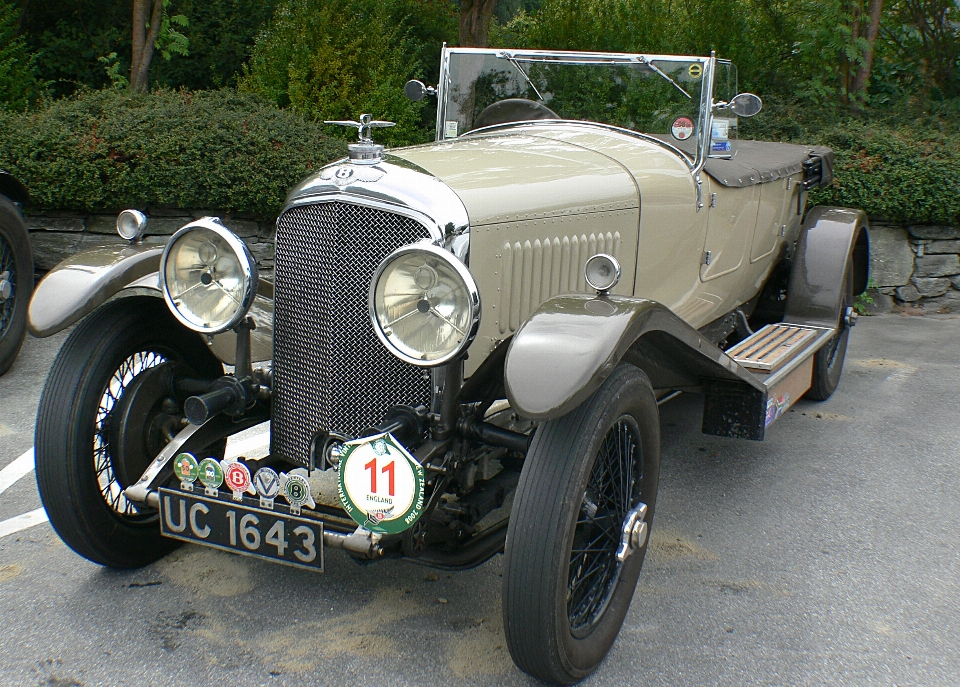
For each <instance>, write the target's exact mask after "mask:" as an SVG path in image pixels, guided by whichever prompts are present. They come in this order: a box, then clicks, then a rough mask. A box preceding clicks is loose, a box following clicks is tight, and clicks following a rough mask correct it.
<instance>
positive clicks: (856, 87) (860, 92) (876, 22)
mask: <svg viewBox="0 0 960 687" xmlns="http://www.w3.org/2000/svg"><path fill="white" fill-rule="evenodd" d="M882 11H883V0H870V7H869V9H868V10H867V14H868V15H869V19H868V23H867V30H866V32H865V33H864V38H865V39H866V41H867V49H866V50H865V51H864V53H863V64H861V65H860V68H859V69H857V76H856V78H855V79H854V81H853V93H854V94H855V95H856V97H857V99H858V100H860V101H863V100H864V99H865V98H866V95H867V86H868V85H869V83H870V70H871V69H872V68H873V53H874V46H875V45H876V43H877V33H878V32H879V31H880V13H881V12H882Z"/></svg>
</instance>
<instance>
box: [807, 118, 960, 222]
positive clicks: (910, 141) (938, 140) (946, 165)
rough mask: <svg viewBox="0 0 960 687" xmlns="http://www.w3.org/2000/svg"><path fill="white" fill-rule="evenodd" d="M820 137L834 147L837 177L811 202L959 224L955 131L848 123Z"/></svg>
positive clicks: (959, 158)
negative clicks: (942, 131)
mask: <svg viewBox="0 0 960 687" xmlns="http://www.w3.org/2000/svg"><path fill="white" fill-rule="evenodd" d="M818 138H819V141H818V142H820V143H823V144H825V145H828V146H830V147H831V148H833V149H834V152H835V154H836V166H835V169H834V173H835V176H836V179H835V181H834V183H833V185H831V186H829V187H827V188H824V189H820V190H818V191H816V192H815V193H814V194H812V197H811V201H812V202H815V203H817V204H819V205H840V206H844V207H854V208H862V209H863V210H865V211H866V212H867V214H868V215H870V217H872V218H875V219H885V220H888V221H891V222H898V223H905V224H950V225H954V226H960V135H958V134H957V133H953V134H945V133H940V132H938V131H937V130H936V129H928V128H925V127H923V126H922V125H919V126H918V125H914V126H911V127H899V128H894V127H890V126H884V125H876V124H874V125H870V126H868V125H864V124H861V123H857V122H847V123H845V124H843V125H838V126H834V127H831V128H829V129H826V130H824V131H823V132H822V134H821V135H820V136H819V137H818Z"/></svg>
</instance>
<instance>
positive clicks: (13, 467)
mask: <svg viewBox="0 0 960 687" xmlns="http://www.w3.org/2000/svg"><path fill="white" fill-rule="evenodd" d="M31 472H33V448H31V449H30V450H29V451H27V452H26V453H24V454H23V455H22V456H20V457H19V458H17V459H16V460H14V461H13V462H12V463H10V465H8V466H7V467H5V468H4V469H3V470H0V494H2V493H3V492H5V491H6V490H7V489H9V488H10V487H12V486H13V485H14V484H16V483H17V480H19V479H20V478H21V477H23V476H24V475H28V474H30V473H31Z"/></svg>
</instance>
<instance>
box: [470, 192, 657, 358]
mask: <svg viewBox="0 0 960 687" xmlns="http://www.w3.org/2000/svg"><path fill="white" fill-rule="evenodd" d="M637 218H638V211H637V209H636V208H631V209H626V210H612V211H607V212H596V213H588V214H577V215H570V216H567V217H553V218H549V219H536V220H523V221H520V222H509V223H503V224H493V225H486V226H480V227H474V228H472V229H471V233H470V256H471V257H470V269H471V272H472V273H473V275H474V277H475V278H476V280H477V285H478V286H479V287H480V294H481V300H482V303H483V317H482V318H481V320H480V330H479V331H478V332H477V338H476V339H475V340H474V342H473V344H472V345H471V347H470V357H469V358H468V360H467V363H466V367H465V374H466V375H467V376H469V375H471V374H473V372H474V371H475V370H476V368H477V367H478V366H479V365H480V363H481V362H483V360H484V359H485V358H486V357H487V356H488V355H489V354H490V352H491V351H493V349H494V348H495V347H496V346H497V344H498V343H499V342H500V341H503V340H504V339H507V338H509V337H510V336H511V335H512V334H513V333H514V332H515V331H516V330H517V329H518V328H519V327H520V325H521V324H522V323H523V322H525V321H526V320H527V318H528V317H530V315H531V314H532V313H533V311H534V310H536V309H537V307H538V306H539V305H540V304H541V303H542V302H543V301H545V300H547V299H548V298H550V297H552V296H556V295H558V294H561V293H592V289H590V288H589V287H588V286H587V284H586V281H585V279H584V274H583V265H584V263H585V262H586V261H587V258H589V257H590V256H591V255H596V254H597V253H607V254H610V255H613V256H614V257H615V258H617V260H618V261H619V262H620V265H621V269H622V273H623V277H622V278H621V280H620V283H619V284H618V285H617V286H616V287H615V288H614V289H613V293H616V294H621V295H626V296H629V295H631V294H632V293H633V274H634V269H635V266H636V265H635V261H636V244H637Z"/></svg>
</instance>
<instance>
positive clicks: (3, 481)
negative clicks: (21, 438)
mask: <svg viewBox="0 0 960 687" xmlns="http://www.w3.org/2000/svg"><path fill="white" fill-rule="evenodd" d="M269 444H270V432H269V430H267V429H265V430H261V431H260V432H258V433H257V434H255V435H254V436H251V437H247V438H245V439H241V440H239V441H228V443H227V450H226V453H225V457H226V458H236V457H238V456H242V455H244V454H246V453H250V452H252V451H255V450H257V449H263V448H265V447H268V446H269ZM33 468H34V461H33V449H32V448H31V449H30V450H29V451H27V452H26V453H24V454H23V455H21V456H19V457H18V458H17V459H15V460H14V461H13V462H12V463H10V465H8V466H7V467H5V468H3V470H0V494H2V493H3V492H5V491H6V490H7V489H9V488H10V487H12V486H13V485H14V484H16V483H17V481H18V480H20V479H21V478H22V477H24V476H26V475H28V474H30V473H31V472H33ZM47 520H48V518H47V512H46V511H45V510H44V509H43V508H37V509H36V510H32V511H30V512H29V513H24V514H23V515H17V516H16V517H13V518H9V519H7V520H3V521H0V538H3V537H6V536H8V535H11V534H15V533H17V532H20V531H21V530H25V529H27V528H28V527H33V526H34V525H40V524H42V523H45V522H47Z"/></svg>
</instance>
